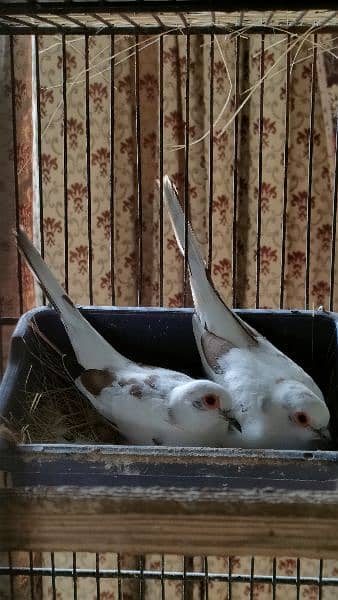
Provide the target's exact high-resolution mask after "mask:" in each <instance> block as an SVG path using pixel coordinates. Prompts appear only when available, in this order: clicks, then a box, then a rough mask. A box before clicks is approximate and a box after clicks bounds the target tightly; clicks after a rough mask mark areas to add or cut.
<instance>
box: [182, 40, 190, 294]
mask: <svg viewBox="0 0 338 600" xmlns="http://www.w3.org/2000/svg"><path fill="white" fill-rule="evenodd" d="M185 64H186V76H185V126H184V219H185V220H184V250H185V251H184V275H183V306H186V305H187V294H188V286H189V276H188V263H189V248H188V222H189V218H190V214H189V145H190V135H189V128H190V114H189V111H190V34H189V33H187V35H186V62H185Z"/></svg>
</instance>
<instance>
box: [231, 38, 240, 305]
mask: <svg viewBox="0 0 338 600" xmlns="http://www.w3.org/2000/svg"><path fill="white" fill-rule="evenodd" d="M235 55H236V64H235V98H234V99H235V113H237V111H238V108H239V105H240V78H239V67H240V55H241V40H240V37H236V42H235ZM238 137H239V115H238V114H236V116H235V119H234V160H233V162H234V170H233V180H232V190H233V192H232V193H233V219H232V306H233V307H234V308H235V307H236V306H237V217H238V215H237V206H238V152H239V144H238Z"/></svg>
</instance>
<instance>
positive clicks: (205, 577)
mask: <svg viewBox="0 0 338 600" xmlns="http://www.w3.org/2000/svg"><path fill="white" fill-rule="evenodd" d="M24 554H25V553H24V552H20V553H9V555H8V557H7V561H6V565H5V566H4V561H2V562H1V566H0V589H4V587H3V584H4V581H8V597H10V598H17V597H18V596H16V595H15V594H16V593H17V590H18V589H19V588H18V586H20V585H21V587H22V582H26V585H27V590H28V595H29V597H30V598H31V599H32V600H33V599H34V598H37V597H38V595H37V590H38V589H39V586H40V589H42V590H43V589H47V587H46V586H48V587H49V586H50V588H49V589H50V597H51V598H53V599H54V598H56V599H57V598H59V597H60V596H61V595H62V593H65V592H64V590H68V592H67V593H69V594H71V596H72V597H73V598H75V599H76V598H80V597H81V592H82V593H83V589H84V588H83V585H84V584H85V582H87V585H88V582H90V581H91V580H92V581H93V584H94V588H93V589H94V590H95V592H94V595H93V596H92V597H93V598H97V599H98V600H99V599H100V598H109V597H110V596H109V595H108V590H110V593H111V597H117V598H118V599H120V598H123V595H124V594H127V593H128V592H127V588H126V587H125V586H126V585H127V584H128V583H131V582H135V583H136V587H133V588H132V589H133V595H132V597H133V598H135V600H136V599H139V600H141V599H143V598H152V599H153V598H162V599H164V598H166V595H167V594H168V597H169V596H170V597H173V596H172V594H173V590H177V589H178V587H177V586H178V585H180V586H181V592H182V598H196V600H208V598H212V597H213V594H214V593H215V589H216V590H217V594H218V595H219V594H223V595H224V597H227V598H228V599H229V600H234V598H244V597H245V598H252V599H254V600H255V599H256V598H264V599H265V598H272V599H279V600H282V599H286V598H295V597H297V598H300V597H303V598H316V599H317V598H319V599H321V598H323V597H327V598H330V599H331V598H335V597H336V594H337V587H338V578H337V576H335V575H333V574H332V573H333V572H334V570H332V568H331V570H330V562H331V561H327V564H326V561H323V560H318V561H312V563H315V564H312V565H311V569H312V573H313V574H312V575H302V571H303V569H304V568H305V569H306V565H304V563H303V561H302V560H301V559H287V561H285V560H284V559H278V558H273V559H271V561H270V572H269V573H266V574H264V575H263V574H260V572H259V571H260V567H259V558H255V557H251V559H250V560H246V562H245V561H243V565H244V562H245V565H246V567H245V569H243V567H241V566H239V564H240V562H241V557H229V558H228V559H222V557H217V560H218V562H219V563H221V561H222V560H223V564H224V565H226V567H225V568H224V570H223V571H221V570H219V571H217V572H216V571H215V569H214V567H213V566H211V564H212V563H213V560H214V558H212V557H209V558H207V557H201V558H200V559H198V561H197V563H198V566H197V563H196V565H195V564H194V561H195V560H196V559H192V558H187V557H184V558H183V557H182V562H181V565H182V568H181V569H179V568H177V567H178V565H179V560H180V559H179V557H176V563H175V566H176V569H175V570H173V569H170V568H169V569H168V568H166V567H165V561H166V558H165V556H164V555H161V556H160V557H156V558H159V560H156V561H155V562H153V563H152V567H150V568H149V561H148V562H147V565H148V566H147V565H146V559H145V557H139V558H138V560H137V561H136V563H135V568H123V567H121V563H122V562H123V560H124V558H123V556H122V555H119V554H117V555H111V560H113V561H115V564H116V567H115V568H103V567H102V560H101V559H104V558H105V555H104V554H101V555H100V554H95V555H89V554H86V559H85V562H86V563H88V562H90V560H91V557H92V564H93V567H92V568H88V567H87V568H84V567H81V566H79V564H80V565H81V560H83V559H82V558H81V557H82V556H83V554H82V553H80V554H77V553H76V552H74V553H73V554H72V555H71V557H70V558H69V566H68V567H62V568H61V567H59V566H56V562H57V560H58V559H57V554H54V553H53V552H51V553H50V554H49V555H48V553H43V554H41V553H34V555H33V553H31V552H30V553H27V561H26V563H27V566H22V565H23V564H24V562H25V560H24ZM15 555H16V558H18V556H20V563H21V565H18V564H17V563H16V558H15ZM48 556H49V561H48ZM48 562H49V566H46V564H47V563H48ZM137 563H138V566H136V565H137ZM235 563H237V566H235V567H234V565H235ZM290 565H291V566H290ZM241 568H242V569H243V571H242V572H241ZM290 569H291V571H292V575H290V574H289V575H286V574H285V573H286V572H288V573H290V572H291V571H290ZM307 569H309V567H307ZM325 573H326V574H325ZM68 582H72V584H71V585H70V586H69V585H68ZM154 586H155V587H154ZM90 589H92V588H90ZM70 590H72V591H71V592H70ZM175 593H176V592H174V596H175ZM327 594H329V595H327ZM67 597H70V595H68V596H67ZM175 597H179V596H175ZM222 597H223V596H222Z"/></svg>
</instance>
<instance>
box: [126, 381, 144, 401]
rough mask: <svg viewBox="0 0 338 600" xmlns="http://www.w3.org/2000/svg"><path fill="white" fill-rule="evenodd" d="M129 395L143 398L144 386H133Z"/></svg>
mask: <svg viewBox="0 0 338 600" xmlns="http://www.w3.org/2000/svg"><path fill="white" fill-rule="evenodd" d="M129 394H131V395H132V396H135V397H136V398H142V395H143V391H142V386H141V385H135V384H134V385H132V386H131V388H130V390H129Z"/></svg>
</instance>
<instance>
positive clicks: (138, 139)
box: [135, 35, 143, 306]
mask: <svg viewBox="0 0 338 600" xmlns="http://www.w3.org/2000/svg"><path fill="white" fill-rule="evenodd" d="M135 118H136V172H137V182H136V187H137V240H138V246H137V257H138V266H137V306H141V305H142V297H143V202H142V162H141V160H142V159H141V106H140V56H139V36H138V35H136V37H135Z"/></svg>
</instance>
